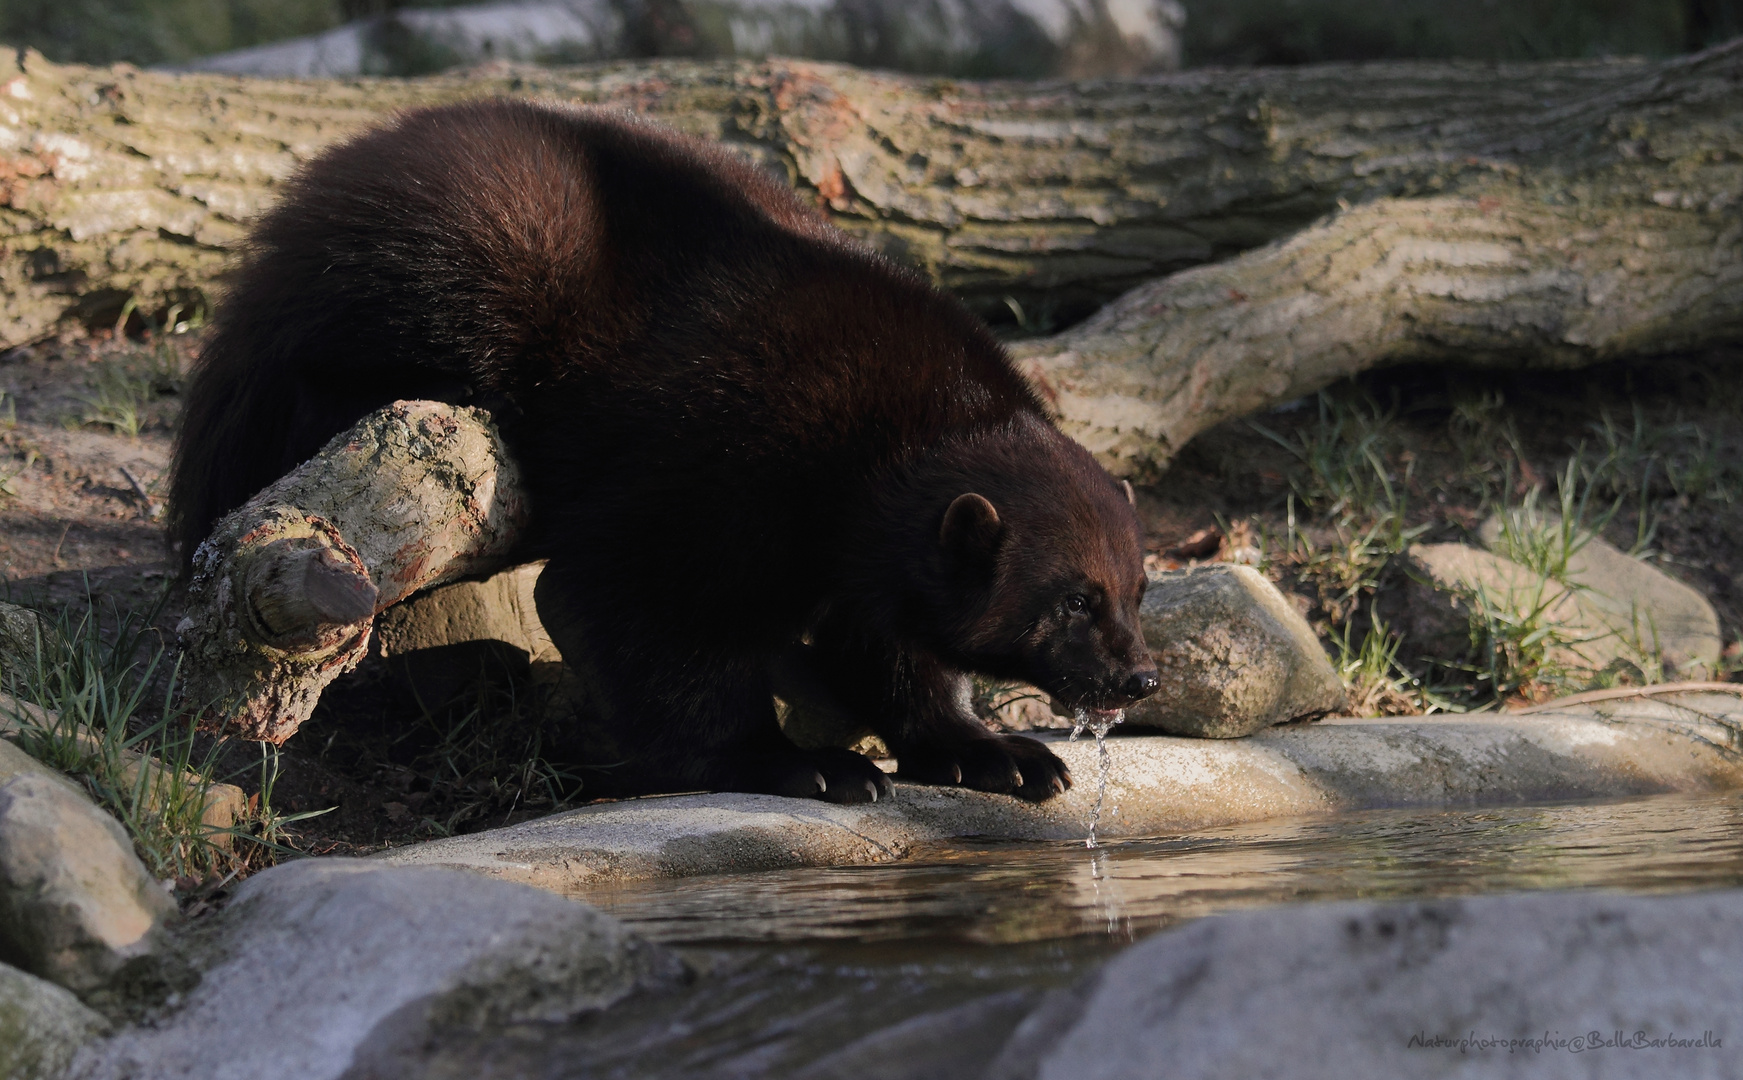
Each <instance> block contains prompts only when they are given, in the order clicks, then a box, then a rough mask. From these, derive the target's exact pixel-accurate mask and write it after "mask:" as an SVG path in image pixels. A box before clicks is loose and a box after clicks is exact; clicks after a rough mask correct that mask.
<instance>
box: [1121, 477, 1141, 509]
mask: <svg viewBox="0 0 1743 1080" xmlns="http://www.w3.org/2000/svg"><path fill="white" fill-rule="evenodd" d="M1120 486H1121V487H1123V488H1125V489H1126V501H1127V502H1129V503H1131V504H1132V505H1133V506H1137V505H1138V493H1137V492H1136V491H1133V490H1132V482H1131V481H1130V480H1121V481H1120Z"/></svg>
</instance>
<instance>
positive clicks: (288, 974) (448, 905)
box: [75, 859, 688, 1080]
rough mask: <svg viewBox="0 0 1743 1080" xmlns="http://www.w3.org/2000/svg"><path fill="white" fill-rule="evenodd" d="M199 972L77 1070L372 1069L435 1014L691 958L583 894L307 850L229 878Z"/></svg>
mask: <svg viewBox="0 0 1743 1080" xmlns="http://www.w3.org/2000/svg"><path fill="white" fill-rule="evenodd" d="M183 953H184V956H185V957H186V958H187V960H188V962H189V963H191V964H192V965H193V966H194V967H195V968H197V969H199V970H200V971H202V973H203V974H202V976H201V979H200V981H199V984H198V985H197V986H195V987H193V988H192V989H191V990H189V991H188V992H187V993H186V994H184V995H183V997H182V999H181V1001H180V1002H179V1003H178V1005H177V1007H176V1008H175V1009H174V1011H172V1012H169V1013H168V1014H166V1015H163V1016H160V1017H158V1018H156V1019H155V1020H154V1022H153V1025H152V1026H150V1027H135V1028H129V1029H127V1030H124V1031H122V1032H120V1033H118V1034H117V1035H116V1036H115V1037H114V1038H112V1039H110V1040H109V1041H108V1042H106V1043H104V1044H102V1045H101V1046H100V1047H95V1048H93V1049H92V1050H91V1051H90V1052H88V1053H87V1054H86V1055H85V1056H84V1057H83V1058H82V1059H81V1061H80V1064H79V1066H78V1068H77V1069H76V1070H75V1075H77V1076H80V1077H85V1078H91V1080H95V1078H120V1077H138V1076H145V1077H152V1078H154V1080H157V1078H165V1080H167V1078H174V1077H187V1078H190V1080H192V1078H199V1080H226V1078H237V1080H272V1078H275V1077H283V1078H285V1080H326V1078H331V1077H338V1076H340V1075H341V1074H345V1073H346V1072H347V1070H349V1069H353V1068H354V1067H355V1069H356V1070H357V1072H358V1073H360V1074H363V1075H369V1074H370V1072H371V1069H370V1065H369V1062H370V1061H371V1060H381V1059H384V1058H386V1059H390V1058H392V1057H393V1056H394V1055H395V1054H396V1053H397V1052H399V1051H401V1050H403V1049H405V1048H407V1047H411V1046H415V1045H417V1044H418V1043H419V1042H421V1041H422V1040H424V1039H426V1038H427V1037H428V1036H429V1034H430V1032H431V1031H433V1030H437V1029H440V1028H445V1027H452V1026H463V1027H470V1028H483V1027H487V1026H496V1025H502V1024H509V1023H518V1022H540V1021H563V1020H568V1019H571V1018H573V1017H575V1016H578V1015H580V1014H582V1013H584V1012H588V1011H590V1010H595V1009H603V1008H605V1007H607V1006H609V1005H611V1004H613V1003H614V1002H617V1001H619V1000H620V999H622V998H624V997H626V996H628V995H629V994H631V993H633V992H636V991H638V990H657V989H661V988H666V987H671V986H675V985H677V984H679V983H680V982H682V981H683V980H684V979H685V978H686V977H687V975H688V971H687V969H686V968H685V967H684V965H683V964H682V963H681V962H680V961H678V960H677V959H676V958H675V957H673V956H672V955H671V954H670V953H667V952H665V951H664V950H662V949H659V948H657V947H655V946H652V945H649V944H647V943H645V942H643V941H642V940H640V939H639V938H637V937H635V936H634V935H633V934H631V933H630V932H629V931H628V930H626V929H625V928H624V927H623V926H622V925H621V924H620V923H618V922H617V921H616V920H614V919H612V918H611V917H609V916H607V915H604V914H602V913H600V912H599V911H597V910H595V909H593V908H591V907H588V906H587V905H585V904H581V903H577V902H575V901H573V900H566V899H563V898H562V897H560V896H554V895H551V894H549V893H545V892H540V891H539V890H537V889H531V888H527V887H525V886H521V885H514V884H510V883H507V882H500V881H491V880H488V879H486V878H482V877H478V876H476V875H472V874H463V873H458V872H455V871H451V870H439V869H423V868H403V867H393V866H388V865H386V864H384V863H379V862H371V861H366V860H360V859H305V860H299V861H297V862H292V863H287V864H285V865H282V866H278V867H275V868H274V869H271V870H267V871H265V872H264V873H261V874H258V875H256V876H255V877H253V878H251V879H250V880H249V881H248V882H247V883H246V884H244V885H243V886H242V887H241V888H240V889H238V890H237V892H236V895H235V897H234V899H233V900H232V901H231V903H230V905H229V906H228V907H226V908H225V909H224V910H223V911H222V912H221V913H220V914H218V915H217V916H216V917H214V918H212V919H210V920H208V921H203V922H201V923H196V924H194V928H193V930H192V931H191V932H190V933H189V934H188V935H187V937H186V938H185V940H184V943H183Z"/></svg>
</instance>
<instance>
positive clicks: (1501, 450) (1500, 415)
mask: <svg viewBox="0 0 1743 1080" xmlns="http://www.w3.org/2000/svg"><path fill="white" fill-rule="evenodd" d="M198 342H199V334H198V332H197V331H195V332H192V333H188V334H183V335H174V336H168V337H164V338H161V339H156V340H151V339H148V340H138V339H130V338H126V337H116V336H114V335H107V336H104V335H99V336H97V337H91V338H79V339H69V340H64V341H59V342H51V343H46V344H43V345H38V346H34V347H31V348H26V349H17V350H13V351H12V352H10V353H6V354H4V355H3V356H0V395H3V396H0V578H3V579H4V586H3V589H4V593H3V595H4V596H5V597H6V598H8V599H11V600H13V601H15V602H21V603H25V604H28V605H31V606H36V607H39V608H43V609H45V610H71V611H73V612H74V613H75V614H76V613H77V612H79V611H82V610H84V609H85V608H86V607H87V606H88V605H89V604H91V603H95V604H96V606H97V607H98V609H99V610H103V611H109V610H134V611H137V610H142V609H146V608H149V607H150V606H151V605H152V604H153V603H155V602H156V601H157V600H158V599H159V598H165V603H164V606H163V607H162V608H161V609H159V610H158V613H157V616H156V618H155V626H156V627H157V629H158V634H157V638H156V640H157V641H159V642H160V643H162V644H163V645H165V646H166V647H167V646H169V645H170V644H171V640H172V634H171V628H172V627H173V625H174V620H175V618H176V617H177V613H176V610H175V609H176V599H177V597H176V589H175V575H174V572H173V569H172V568H173V565H174V562H173V554H172V553H170V552H168V551H166V549H165V547H164V539H163V535H162V531H161V529H160V527H159V524H158V522H159V519H160V516H161V499H162V495H161V492H162V490H163V487H164V482H165V475H164V474H165V469H166V467H167V464H168V458H169V447H170V442H171V438H172V435H173V431H174V426H175V419H176V414H177V399H176V390H177V388H178V385H179V382H180V379H181V376H182V373H183V372H185V370H186V368H187V364H188V362H189V357H190V356H192V355H193V354H194V352H195V351H196V350H197V347H198ZM1740 374H1743V351H1714V352H1710V353H1706V354H1702V355H1697V356H1676V357H1663V358H1657V359H1653V360H1650V361H1642V362H1636V363H1629V364H1612V365H1607V366H1603V367H1598V368H1588V369H1584V370H1581V371H1574V372H1542V373H1530V374H1521V373H1516V372H1503V371H1486V370H1475V369H1468V370H1450V369H1446V370H1443V369H1432V370H1431V369H1420V368H1401V369H1394V370H1389V371H1384V372H1377V373H1373V374H1370V375H1368V376H1365V377H1363V378H1360V379H1357V380H1353V381H1349V382H1346V383H1343V384H1340V385H1338V386H1335V387H1332V388H1331V389H1329V390H1328V391H1326V392H1325V393H1323V394H1320V395H1317V396H1315V397H1313V398H1308V399H1304V400H1302V401H1299V402H1293V403H1290V404H1289V405H1288V406H1285V407H1284V408H1282V409H1279V410H1276V411H1273V412H1272V413H1270V414H1267V415H1263V416H1258V417H1253V418H1249V419H1247V420H1241V421H1235V422H1232V423H1228V424H1224V425H1222V426H1221V427H1218V428H1215V429H1213V430H1211V431H1209V432H1206V433H1205V434H1203V435H1201V436H1200V437H1199V438H1198V439H1196V440H1195V441H1194V442H1193V443H1192V444H1191V445H1190V446H1189V447H1188V448H1187V449H1186V450H1185V452H1183V453H1182V455H1181V456H1180V458H1179V459H1178V460H1177V461H1176V462H1175V463H1174V464H1173V465H1172V467H1171V468H1170V469H1169V470H1168V472H1167V473H1166V474H1165V475H1164V477H1163V478H1162V480H1161V482H1159V483H1157V484H1155V485H1151V486H1149V487H1146V488H1143V489H1141V490H1140V494H1139V509H1140V512H1141V515H1142V517H1143V519H1144V524H1145V529H1146V537H1147V545H1148V550H1149V552H1150V557H1149V562H1150V565H1152V566H1155V567H1168V566H1178V565H1185V564H1189V563H1190V562H1192V561H1194V560H1202V559H1209V558H1235V559H1243V560H1246V561H1251V562H1256V563H1258V564H1259V565H1260V566H1261V567H1262V568H1264V569H1265V570H1266V571H1267V572H1268V573H1269V574H1270V575H1271V577H1272V578H1273V580H1276V581H1277V582H1278V583H1279V584H1280V585H1281V586H1282V587H1283V588H1285V589H1286V590H1287V591H1289V592H1290V593H1292V594H1293V595H1294V596H1295V597H1296V598H1297V602H1298V605H1299V606H1300V607H1301V608H1302V610H1303V611H1304V612H1305V613H1306V614H1308V616H1309V619H1310V621H1311V622H1313V623H1314V624H1315V625H1316V627H1317V628H1318V629H1319V630H1320V632H1321V633H1322V636H1323V637H1324V639H1325V641H1326V644H1327V648H1328V651H1329V652H1330V653H1331V654H1332V655H1333V656H1334V657H1340V656H1344V657H1347V655H1348V650H1349V647H1350V643H1351V642H1352V641H1356V642H1360V641H1362V640H1363V639H1365V638H1366V637H1368V636H1370V635H1373V634H1375V633H1376V629H1377V628H1376V626H1375V623H1374V618H1375V616H1374V614H1373V613H1374V612H1375V611H1376V610H1381V609H1379V608H1376V607H1375V604H1374V601H1375V599H1376V598H1377V597H1379V598H1381V599H1384V594H1385V593H1386V592H1387V590H1388V589H1389V588H1390V587H1391V585H1392V584H1393V583H1395V582H1396V580H1397V571H1396V569H1395V566H1394V563H1395V561H1396V554H1397V544H1396V543H1395V542H1394V543H1391V544H1390V545H1388V544H1387V543H1384V542H1376V541H1374V536H1375V535H1376V533H1375V529H1376V523H1384V522H1391V524H1390V525H1389V526H1388V528H1390V529H1391V530H1392V532H1393V533H1394V534H1398V533H1401V532H1402V534H1404V535H1408V536H1411V537H1414V538H1416V539H1420V540H1424V541H1433V540H1465V539H1469V538H1470V537H1471V536H1472V534H1473V532H1474V530H1475V528H1476V527H1477V525H1478V523H1479V522H1480V521H1481V520H1482V519H1483V518H1484V517H1485V516H1486V515H1487V514H1488V513H1490V512H1492V511H1493V510H1494V509H1496V508H1497V507H1503V506H1508V505H1517V504H1518V502H1519V501H1520V500H1523V499H1525V498H1526V497H1527V496H1528V493H1530V492H1531V490H1532V489H1533V488H1534V487H1535V488H1539V489H1541V490H1542V491H1544V492H1547V493H1548V494H1547V495H1546V496H1545V497H1546V498H1548V499H1550V500H1553V497H1554V493H1555V491H1556V488H1557V485H1558V483H1559V484H1561V485H1562V486H1564V487H1568V488H1570V490H1572V491H1573V492H1574V493H1576V494H1578V495H1579V496H1580V497H1583V498H1585V499H1586V500H1587V502H1588V505H1589V506H1590V507H1591V508H1592V510H1593V520H1595V521H1601V522H1602V532H1603V534H1604V535H1605V536H1606V537H1607V538H1608V539H1610V540H1611V541H1612V542H1613V543H1615V544H1616V545H1617V546H1618V547H1620V548H1622V549H1623V550H1631V551H1634V552H1636V554H1638V555H1640V556H1641V557H1643V558H1646V559H1649V560H1651V561H1652V562H1653V563H1654V564H1655V565H1657V566H1658V567H1659V568H1661V569H1663V570H1664V571H1666V572H1667V573H1669V574H1672V575H1673V576H1675V577H1678V578H1680V579H1682V580H1683V581H1685V582H1687V583H1689V584H1690V585H1693V586H1694V587H1696V588H1697V589H1699V590H1701V591H1702V592H1703V593H1705V594H1706V595H1707V597H1708V598H1709V599H1710V600H1711V601H1712V603H1713V604H1714V606H1715V608H1716V610H1717V612H1718V614H1719V618H1720V623H1721V628H1722V633H1723V636H1724V640H1726V641H1727V642H1735V641H1737V639H1738V637H1739V635H1740V634H1743V381H1740V380H1739V377H1738V376H1739V375H1740ZM1570 466H1571V468H1570ZM1384 629H1385V628H1384V626H1381V627H1379V628H1378V630H1381V631H1383V630H1384ZM1340 641H1341V643H1342V647H1343V651H1342V652H1340ZM1401 644H1402V645H1403V646H1404V648H1402V649H1401V650H1398V651H1397V653H1396V656H1397V664H1398V665H1399V666H1398V668H1397V671H1398V672H1402V673H1406V674H1408V673H1410V672H1411V671H1412V670H1414V672H1415V675H1416V676H1419V678H1417V683H1418V684H1421V685H1426V684H1425V683H1423V679H1428V680H1429V681H1434V680H1439V683H1438V687H1439V688H1438V691H1437V693H1438V694H1439V695H1440V696H1439V697H1438V698H1436V699H1435V700H1440V701H1451V702H1459V701H1463V702H1465V703H1466V704H1470V705H1480V704H1482V701H1481V700H1480V699H1481V697H1482V693H1483V688H1482V687H1479V686H1472V685H1463V686H1461V685H1459V684H1458V680H1459V672H1458V671H1457V670H1455V669H1451V668H1448V669H1445V670H1441V671H1439V672H1438V673H1437V674H1436V673H1427V672H1425V670H1424V669H1422V668H1421V666H1420V665H1421V664H1423V663H1425V662H1426V659H1427V658H1420V657H1413V656H1412V654H1411V653H1410V651H1409V649H1408V642H1404V643H1401ZM1732 652H1733V654H1734V653H1735V646H1733V650H1732ZM473 659H474V660H476V662H477V663H479V664H480V665H481V669H480V670H481V673H482V674H483V675H488V674H489V671H488V670H487V669H490V668H492V666H493V665H496V664H498V662H499V658H496V657H493V656H491V655H489V654H487V653H481V654H479V655H478V656H476V657H474V658H473ZM1413 664H1415V665H1418V666H1417V667H1416V668H1414V669H1413V668H1412V665H1413ZM1370 674H1374V673H1370ZM1378 675H1380V676H1387V677H1390V675H1391V673H1390V672H1389V670H1386V669H1384V665H1382V670H1379V671H1378ZM1394 681H1398V680H1394ZM522 682H524V680H522ZM517 685H519V683H517V681H516V680H515V679H514V678H508V679H503V678H494V677H481V678H480V679H478V680H477V681H476V683H475V684H471V685H469V686H468V687H467V688H466V689H465V691H464V692H463V693H461V694H459V695H458V696H457V698H456V700H454V701H452V702H450V703H448V704H447V705H441V704H435V705H434V706H433V707H431V706H432V703H430V702H426V701H421V700H420V699H419V696H418V693H417V690H418V687H417V686H416V685H410V686H408V685H407V684H406V680H405V679H403V678H400V677H398V676H396V674H395V673H394V672H391V671H388V670H387V669H386V668H385V666H379V665H378V666H376V667H374V668H373V669H370V670H365V671H362V672H360V673H358V674H357V675H355V676H353V677H351V678H349V679H348V680H347V681H346V683H345V684H344V685H343V686H340V687H336V688H335V692H333V693H330V695H329V698H330V701H329V702H328V703H326V704H324V705H323V708H322V709H321V710H320V711H319V712H317V714H316V716H315V718H314V719H313V720H311V721H310V723H309V724H308V725H306V726H305V727H304V729H303V731H302V732H301V733H299V735H298V736H297V738H296V739H295V740H293V741H292V743H290V744H289V745H288V746H286V747H285V748H284V750H283V751H282V752H281V753H279V754H278V756H277V760H276V769H277V776H276V779H274V778H273V777H272V775H271V769H270V768H268V769H267V770H266V771H265V772H263V768H262V759H261V754H260V749H259V748H258V747H257V746H255V745H254V744H241V745H233V746H227V747H225V748H223V749H222V750H221V759H222V764H221V766H220V772H221V773H226V774H229V775H228V778H230V779H232V780H233V781H234V782H238V783H240V784H242V785H243V786H244V788H245V789H247V790H249V791H250V792H251V793H259V792H261V791H262V788H263V787H265V788H266V789H267V790H266V791H265V792H264V794H265V795H266V798H267V799H268V800H270V802H271V803H272V804H273V805H274V806H276V807H277V808H278V809H280V810H281V811H283V812H286V813H297V812H303V811H310V810H321V809H326V808H329V807H331V808H333V809H332V811H331V812H330V813H327V814H325V815H323V816H321V817H317V818H313V819H310V820H307V821H304V822H301V823H299V824H298V825H296V826H294V827H292V828H291V829H290V830H289V833H288V835H289V836H290V838H291V840H292V841H293V842H294V844H295V845H296V846H298V847H301V848H303V849H304V850H308V851H312V852H322V853H325V852H351V853H363V852H368V851H372V850H378V849H380V848H382V847H385V846H390V845H395V844H400V843H405V842H409V841H411V840H415V839H422V838H427V837H430V836H435V835H443V834H445V833H449V832H456V831H472V830H474V829H478V828H485V827H491V826H496V825H500V824H505V823H508V822H511V821H514V820H517V819H521V818H524V817H528V816H534V815H537V814H541V813H548V812H549V811H550V810H551V809H552V808H554V807H555V806H558V805H560V804H562V802H563V800H565V799H574V798H577V797H584V792H580V793H577V792H576V790H575V788H574V784H573V782H572V778H570V777H567V776H566V775H565V774H564V773H563V772H562V771H561V770H560V769H558V768H555V767H553V766H552V765H550V764H549V763H548V759H557V758H560V754H558V753H556V752H554V751H552V750H551V746H552V740H553V739H556V738H559V737H560V734H561V733H560V732H557V733H553V732H551V731H549V730H547V729H544V728H541V726H540V725H539V724H538V723H536V722H533V721H531V720H529V719H527V710H526V709H525V708H524V705H525V701H524V700H521V699H517V698H516V696H515V695H516V693H517V691H516V689H515V688H516V686H517ZM1400 685H1402V683H1400ZM1527 696H1529V694H1527ZM1369 700H1371V701H1372V702H1374V703H1377V707H1379V708H1381V709H1383V710H1389V711H1401V712H1410V711H1419V710H1420V709H1421V708H1423V707H1424V702H1425V701H1427V700H1429V699H1428V698H1425V697H1424V696H1423V695H1422V694H1421V693H1415V692H1400V693H1395V694H1389V695H1388V694H1379V695H1369ZM273 764H274V763H273V762H271V760H270V759H269V761H268V765H269V766H271V765H273Z"/></svg>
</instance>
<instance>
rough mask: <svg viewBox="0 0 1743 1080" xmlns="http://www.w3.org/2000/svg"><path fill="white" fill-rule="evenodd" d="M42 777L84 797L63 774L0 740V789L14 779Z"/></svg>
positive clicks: (0, 703)
mask: <svg viewBox="0 0 1743 1080" xmlns="http://www.w3.org/2000/svg"><path fill="white" fill-rule="evenodd" d="M5 701H6V695H4V694H0V716H3V715H4V709H5V707H6V706H5ZM18 776H42V777H47V778H48V779H50V780H53V781H55V782H57V783H59V784H62V785H65V787H66V789H67V790H68V791H70V792H72V793H73V794H74V795H77V796H79V797H80V798H84V797H85V790H84V789H83V788H81V787H79V785H78V784H76V783H74V782H73V781H72V780H71V779H70V778H69V777H67V776H66V775H65V774H64V773H62V772H60V771H58V770H56V769H52V768H50V767H49V766H47V765H44V764H43V763H42V762H40V761H38V760H36V759H35V758H33V757H31V756H30V755H29V754H27V753H25V752H24V751H22V750H20V749H18V747H16V746H13V745H12V744H11V743H9V742H7V741H6V740H5V739H0V787H4V786H5V785H6V784H7V783H8V782H9V781H11V780H12V779H13V778H14V777H18Z"/></svg>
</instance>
